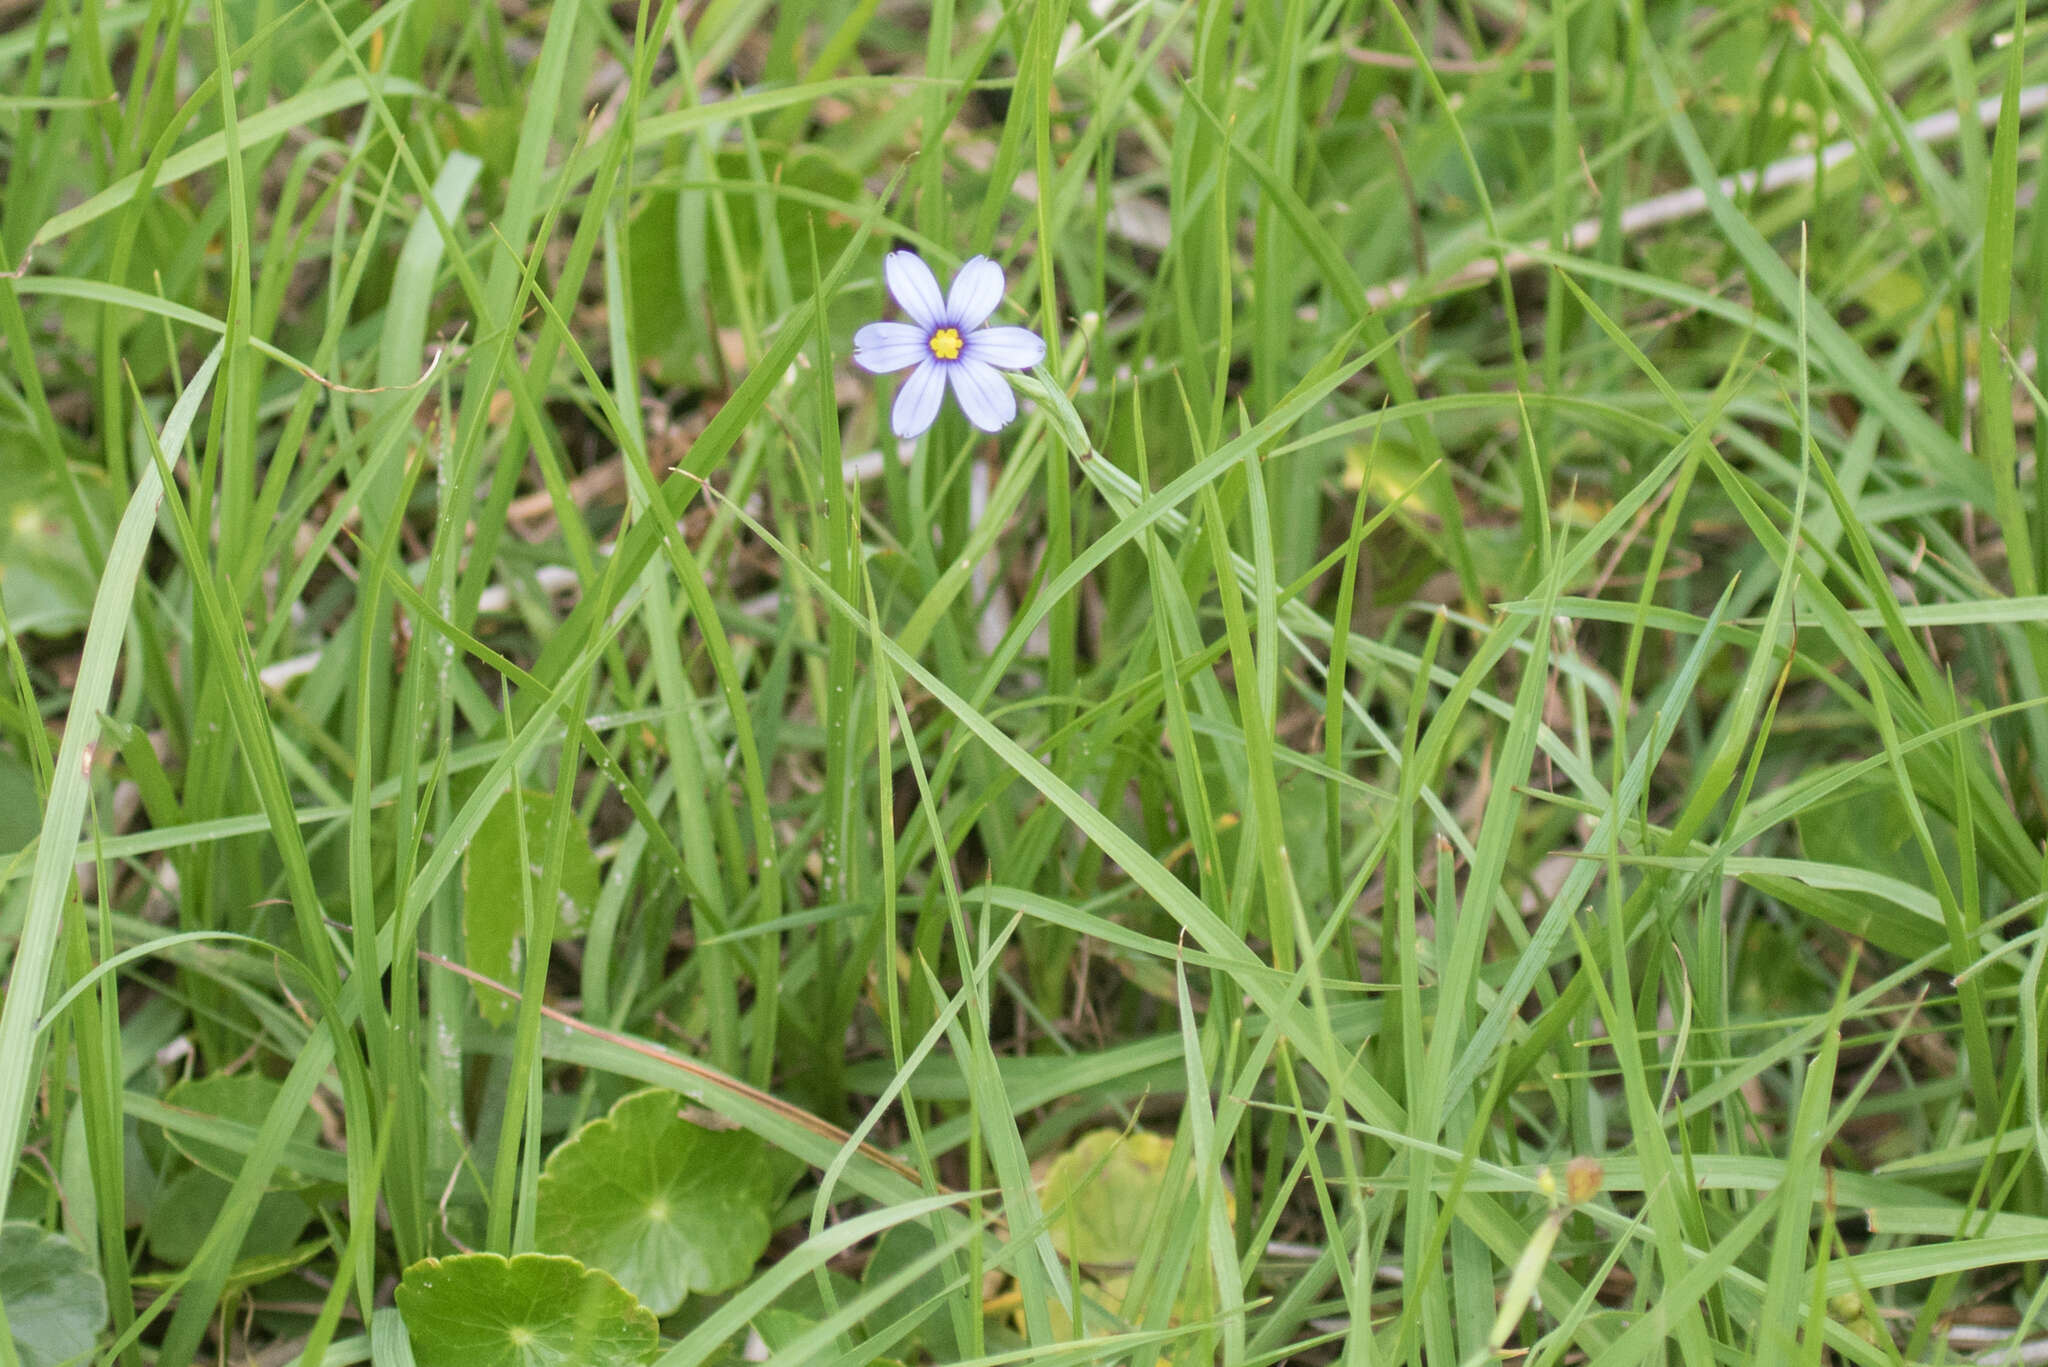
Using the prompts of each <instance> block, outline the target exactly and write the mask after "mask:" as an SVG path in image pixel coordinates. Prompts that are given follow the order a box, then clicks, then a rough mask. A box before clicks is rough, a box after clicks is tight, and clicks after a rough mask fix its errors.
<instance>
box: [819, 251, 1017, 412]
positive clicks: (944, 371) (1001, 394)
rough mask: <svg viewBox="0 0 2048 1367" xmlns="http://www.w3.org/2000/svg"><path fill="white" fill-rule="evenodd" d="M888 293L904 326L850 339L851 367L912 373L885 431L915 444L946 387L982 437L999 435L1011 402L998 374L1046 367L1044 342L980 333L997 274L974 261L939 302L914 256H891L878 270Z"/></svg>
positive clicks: (1006, 331) (880, 327) (877, 327)
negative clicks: (889, 428) (891, 430)
mask: <svg viewBox="0 0 2048 1367" xmlns="http://www.w3.org/2000/svg"><path fill="white" fill-rule="evenodd" d="M882 275H883V278H884V279H886V280H887V281H888V282H889V293H891V294H893V295H895V296H896V302H897V303H898V304H900V305H902V306H903V311H904V312H905V313H906V314H908V315H909V316H910V321H909V322H907V323H869V324H868V325H867V326H866V327H864V328H862V329H861V330H860V331H859V332H856V333H854V334H853V363H854V364H855V365H857V366H860V367H861V368H862V369H864V370H870V371H873V372H874V373H875V374H877V375H879V374H883V373H885V372H887V371H891V370H902V369H904V368H905V367H907V366H916V367H917V369H916V370H914V371H912V372H911V375H910V378H909V379H907V380H905V381H904V382H903V388H902V389H900V390H898V391H897V392H896V408H895V411H894V412H893V413H891V414H890V425H891V426H893V427H894V428H895V429H896V435H897V436H898V437H900V438H901V439H903V440H904V441H909V440H910V439H912V438H913V437H918V436H922V435H923V434H924V431H925V429H926V428H928V427H930V426H931V425H932V422H933V420H934V419H936V418H937V417H938V416H939V400H940V399H941V398H943V397H944V396H945V391H946V385H947V383H948V382H949V381H950V382H951V383H952V386H953V397H954V398H956V399H958V400H959V401H960V411H961V412H962V413H965V414H966V415H967V420H968V421H969V422H971V423H973V424H974V425H975V426H976V427H979V428H980V429H981V430H982V431H984V432H1000V431H1002V430H1003V428H1004V427H1006V426H1008V425H1009V422H1010V420H1011V419H1012V418H1014V417H1016V416H1017V396H1016V394H1014V393H1013V392H1011V389H1010V386H1009V382H1008V381H1006V380H1004V379H1003V377H1002V376H1001V375H998V374H997V373H996V372H997V371H998V370H1029V369H1030V368H1031V367H1032V366H1035V365H1037V364H1038V363H1039V362H1040V361H1042V360H1044V359H1045V342H1044V341H1043V340H1042V339H1040V337H1039V336H1038V334H1037V333H1035V332H1033V331H1032V330H1031V329H1029V328H1017V327H997V328H990V327H983V326H982V324H983V323H985V322H987V321H988V318H989V315H990V314H992V313H994V312H995V311H996V305H998V304H1000V303H1002V302H1003V268H1002V267H1001V266H998V265H997V264H996V263H995V262H993V261H991V260H989V259H988V258H987V257H985V256H977V257H975V258H974V259H973V260H972V261H969V262H968V263H967V264H966V265H964V266H962V267H961V268H960V274H958V275H956V276H954V277H953V288H952V290H951V292H949V293H948V294H946V295H945V296H944V297H941V296H940V294H939V281H938V278H937V277H936V276H934V275H933V274H932V270H931V267H929V266H927V265H925V264H924V262H923V261H922V260H921V259H920V258H919V257H918V255H917V253H915V252H890V253H889V255H888V256H887V257H886V258H885V259H884V260H883V262H882Z"/></svg>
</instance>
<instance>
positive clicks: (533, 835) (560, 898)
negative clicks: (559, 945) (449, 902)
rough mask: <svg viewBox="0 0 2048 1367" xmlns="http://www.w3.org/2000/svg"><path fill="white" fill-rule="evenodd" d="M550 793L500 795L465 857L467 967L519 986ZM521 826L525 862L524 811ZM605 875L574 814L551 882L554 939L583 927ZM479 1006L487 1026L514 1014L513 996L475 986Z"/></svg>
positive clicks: (538, 881)
mask: <svg viewBox="0 0 2048 1367" xmlns="http://www.w3.org/2000/svg"><path fill="white" fill-rule="evenodd" d="M553 801H554V799H553V798H552V797H550V796H549V795H548V794H546V793H543V792H537V791H535V790H534V789H531V788H528V789H523V790H522V791H521V792H520V794H519V796H518V799H517V800H516V801H515V800H514V798H513V795H512V794H511V793H509V792H508V793H506V794H505V795H504V796H503V797H501V798H499V799H498V801H497V803H496V805H494V806H493V807H492V808H491V811H490V815H488V816H486V817H485V818H484V821H483V824H482V825H481V826H479V827H477V832H476V837H475V838H474V839H473V840H471V841H470V843H469V850H468V852H467V853H465V854H464V855H463V857H462V937H463V944H464V946H465V949H466V952H467V954H468V956H469V966H470V967H471V968H473V969H475V970H476V971H477V972H479V973H481V974H483V975H484V976H485V977H487V978H494V979H496V980H497V981H498V982H501V983H505V984H507V985H508V986H513V987H516V986H518V983H519V975H520V972H521V971H522V970H521V964H522V959H521V954H520V951H521V948H522V941H523V940H524V938H525V934H526V904H527V901H528V899H529V898H531V897H538V896H539V895H540V892H541V884H542V883H543V882H544V881H545V880H544V879H543V877H542V874H543V872H544V871H543V869H542V868H541V865H540V861H541V860H542V859H543V858H545V857H546V852H547V849H548V821H549V805H550V804H551V803H552V802H553ZM522 815H523V817H524V819H525V825H526V863H525V864H524V866H523V868H522V865H521V863H520V860H519V827H520V821H521V817H522ZM602 878H603V876H602V874H601V872H600V871H599V869H598V866H597V856H596V855H595V854H594V853H592V852H591V848H590V830H589V828H588V827H587V826H585V825H584V824H583V822H582V820H581V819H580V818H578V817H576V816H574V815H573V814H572V816H571V818H570V822H569V843H568V844H567V845H566V846H564V847H563V850H562V871H561V876H560V878H559V879H558V880H557V883H556V894H555V897H556V900H555V907H556V912H557V916H556V920H555V929H556V932H557V935H558V937H559V938H567V937H569V936H572V935H578V934H581V933H582V930H583V927H584V924H585V923H586V922H587V921H588V920H589V919H590V911H591V909H592V908H593V907H595V906H596V905H597V893H598V887H599V885H600V883H601V882H602ZM474 990H475V992H476V1006H477V1011H478V1013H479V1014H480V1015H482V1016H483V1018H484V1019H485V1020H486V1021H488V1022H490V1023H491V1024H492V1025H504V1024H506V1023H507V1022H509V1021H510V1020H511V1019H512V1015H513V1009H512V1000H511V998H509V997H507V996H506V995H505V994H504V993H502V992H497V991H493V990H492V989H490V988H487V987H484V986H483V985H482V984H480V983H479V984H475V985H474Z"/></svg>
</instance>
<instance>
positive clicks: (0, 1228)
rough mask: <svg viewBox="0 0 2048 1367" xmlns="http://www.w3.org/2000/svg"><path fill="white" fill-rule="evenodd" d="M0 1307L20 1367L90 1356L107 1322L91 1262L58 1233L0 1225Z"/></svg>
mask: <svg viewBox="0 0 2048 1367" xmlns="http://www.w3.org/2000/svg"><path fill="white" fill-rule="evenodd" d="M0 1304H4V1305H5V1306H6V1307H7V1328H8V1330H9V1332H11V1333H12V1334H13V1336H14V1353H15V1356H16V1357H18V1358H20V1359H21V1364H22V1367H54V1365H55V1364H56V1363H60V1362H69V1361H71V1360H72V1359H73V1358H77V1357H82V1356H84V1355H85V1354H87V1353H90V1352H91V1351H92V1349H93V1344H94V1343H95V1342H96V1341H97V1340H98V1338H99V1333H100V1330H101V1329H103V1328H105V1327H106V1323H107V1289H106V1287H105V1286H104V1285H103V1284H102V1283H101V1282H100V1274H99V1273H98V1272H96V1271H94V1270H93V1265H92V1260H91V1259H90V1258H88V1257H86V1256H85V1254H84V1252H83V1251H81V1250H80V1249H79V1248H78V1246H77V1245H76V1244H74V1243H72V1242H71V1241H70V1240H69V1239H66V1238H65V1237H64V1236H63V1235H61V1234H45V1233H44V1232H43V1231H42V1230H41V1229H40V1228H39V1227H37V1226H35V1225H32V1224H27V1223H25V1222H22V1221H17V1220H9V1221H8V1222H7V1223H6V1224H4V1225H0Z"/></svg>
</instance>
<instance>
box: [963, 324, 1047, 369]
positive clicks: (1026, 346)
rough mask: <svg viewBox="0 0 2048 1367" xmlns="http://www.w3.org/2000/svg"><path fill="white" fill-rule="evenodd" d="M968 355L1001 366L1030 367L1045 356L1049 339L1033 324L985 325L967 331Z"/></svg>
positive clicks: (966, 352) (966, 348)
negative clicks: (1021, 326) (988, 326)
mask: <svg viewBox="0 0 2048 1367" xmlns="http://www.w3.org/2000/svg"><path fill="white" fill-rule="evenodd" d="M962 350H963V352H964V359H967V360H973V361H980V362H981V363H982V364H983V365H992V366H995V367H997V368H998V369H1000V370H1029V369H1031V367H1033V366H1035V365H1037V364H1038V363H1039V362H1040V361H1042V360H1044V359H1045V342H1044V340H1043V339H1042V338H1040V337H1039V335H1038V334H1037V333H1035V332H1033V331H1032V330H1031V329H1030V328H982V329H981V330H980V331H979V332H970V333H968V334H967V345H966V346H965V347H964V348H963V349H962Z"/></svg>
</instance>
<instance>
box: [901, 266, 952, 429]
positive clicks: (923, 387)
mask: <svg viewBox="0 0 2048 1367" xmlns="http://www.w3.org/2000/svg"><path fill="white" fill-rule="evenodd" d="M934 288H936V286H934ZM945 395H946V372H945V369H944V367H942V366H940V364H939V363H938V362H937V361H934V360H930V359H927V360H926V361H925V362H924V364H922V365H920V366H919V367H918V368H917V369H915V370H913V371H911V372H910V378H909V379H907V380H905V381H904V382H903V388H901V389H899V390H897V391H896V407H895V410H894V411H893V412H892V413H891V414H890V424H889V425H890V426H891V427H893V428H895V429H896V436H897V438H898V439H899V440H902V441H910V440H912V439H914V438H917V437H921V436H923V435H924V432H925V429H926V428H928V427H930V426H931V425H932V420H933V419H934V418H936V417H938V416H939V400H940V399H942V398H944V397H945Z"/></svg>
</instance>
